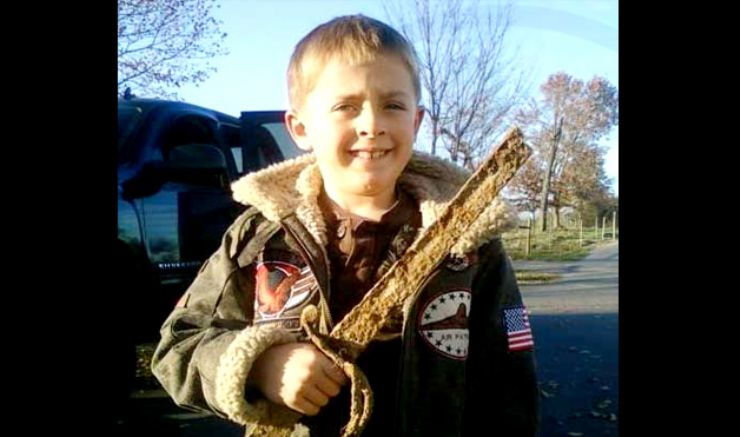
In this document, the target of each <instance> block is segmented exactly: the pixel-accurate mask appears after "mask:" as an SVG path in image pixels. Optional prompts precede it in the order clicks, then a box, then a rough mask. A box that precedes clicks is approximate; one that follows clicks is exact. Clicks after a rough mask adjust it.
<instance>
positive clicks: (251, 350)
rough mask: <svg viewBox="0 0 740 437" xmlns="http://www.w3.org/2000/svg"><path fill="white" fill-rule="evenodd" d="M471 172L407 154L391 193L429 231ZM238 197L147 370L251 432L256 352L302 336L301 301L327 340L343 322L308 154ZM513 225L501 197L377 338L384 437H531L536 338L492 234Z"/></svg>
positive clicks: (265, 415) (257, 399) (183, 402)
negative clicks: (234, 214) (385, 365)
mask: <svg viewBox="0 0 740 437" xmlns="http://www.w3.org/2000/svg"><path fill="white" fill-rule="evenodd" d="M468 176H469V173H468V172H467V171H465V170H463V169H461V168H459V167H457V166H455V165H453V164H450V163H448V162H446V161H443V160H441V159H438V158H436V157H433V156H431V155H428V154H425V153H423V152H417V151H415V152H414V154H413V156H412V158H411V160H410V161H409V163H408V165H407V166H406V168H405V169H404V171H403V173H402V174H401V176H400V178H399V180H398V182H397V186H398V188H399V189H401V190H404V192H406V193H408V194H410V195H411V196H412V197H413V198H414V199H415V201H416V202H417V203H418V205H419V209H420V211H421V215H422V228H426V227H428V226H429V225H430V224H431V223H433V222H434V220H435V219H436V218H437V217H438V216H439V214H440V213H441V212H442V211H443V209H444V207H445V205H446V203H447V202H449V200H450V199H452V197H453V196H454V195H455V193H456V192H457V191H458V189H459V188H460V186H462V184H463V183H464V182H465V180H466V179H467V177H468ZM232 189H233V192H234V198H235V199H236V200H237V201H239V202H242V203H244V204H246V205H248V206H249V207H248V208H247V210H246V211H245V212H244V213H243V214H242V215H241V216H240V217H238V218H237V219H236V220H235V222H234V223H233V224H232V225H231V227H230V228H229V229H228V230H227V231H226V233H225V234H224V236H223V239H222V242H221V246H220V247H219V248H218V249H217V251H216V252H215V253H214V254H213V255H212V256H211V257H210V258H209V259H208V260H207V261H206V262H205V263H204V265H203V266H202V267H201V269H200V272H199V273H198V276H197V277H196V279H195V280H194V281H193V283H192V284H191V286H190V287H189V288H188V290H187V291H186V292H185V294H184V295H183V297H182V298H181V299H180V301H179V302H178V304H177V306H176V308H175V309H174V310H173V312H172V313H171V314H170V316H169V317H168V318H167V320H166V321H165V322H164V324H163V326H162V328H161V340H160V343H159V345H158V347H157V350H156V352H155V354H154V357H153V360H152V370H153V373H154V375H155V376H156V377H157V379H158V380H159V381H160V383H161V384H162V386H163V387H164V388H165V390H166V391H167V392H168V393H169V395H170V396H171V397H172V398H173V400H174V401H175V402H176V403H177V404H178V405H180V406H183V407H186V408H191V409H195V410H199V411H208V412H212V413H215V414H217V415H219V416H221V417H225V418H228V419H230V420H232V421H235V422H237V423H240V424H243V425H245V426H247V430H249V426H250V425H251V424H254V423H256V422H258V421H269V420H270V416H271V414H274V411H275V408H276V405H275V404H273V403H271V402H270V401H268V400H266V399H265V398H264V397H262V396H261V395H260V394H259V393H250V392H249V390H247V389H246V381H247V375H248V373H249V369H250V368H251V365H252V363H254V361H255V359H256V358H257V357H258V356H259V354H260V353H261V352H263V351H264V350H265V349H267V348H268V347H270V346H271V345H273V344H280V343H285V342H290V341H297V340H300V339H301V338H302V337H301V332H300V326H299V316H300V313H301V311H302V309H303V308H305V307H306V306H307V305H309V304H313V305H316V306H317V307H318V308H319V310H320V314H321V317H320V331H321V332H323V333H328V332H329V331H330V330H331V328H332V327H333V325H334V324H335V323H336V322H338V321H336V320H332V319H331V314H330V312H329V310H328V308H329V307H328V302H329V299H331V296H330V293H329V290H330V285H329V284H330V281H331V278H330V268H329V265H328V263H329V261H328V257H327V253H326V244H327V235H326V222H325V220H324V218H323V217H322V214H321V211H320V209H319V206H318V203H317V198H318V196H319V193H320V192H321V189H322V179H321V174H320V172H319V169H318V166H317V165H316V163H315V158H314V157H313V156H312V155H304V156H301V157H299V158H295V159H292V160H289V161H285V162H282V163H279V164H276V165H273V166H271V167H268V168H266V169H264V170H261V171H259V172H255V173H251V174H248V175H246V176H244V177H243V178H241V179H240V180H238V181H237V182H235V183H234V185H233V186H232ZM513 220H514V213H513V210H512V209H511V208H510V207H509V206H508V205H507V204H506V202H504V201H503V200H500V199H497V200H496V201H494V202H493V203H492V204H491V205H490V206H489V207H488V208H487V209H486V210H485V211H484V213H483V214H481V216H480V217H479V218H478V219H477V220H476V221H475V222H474V223H473V225H472V226H471V227H470V228H469V229H468V230H467V231H466V232H465V233H464V235H463V236H462V237H461V238H460V239H459V241H458V242H457V243H456V244H455V246H454V247H453V248H452V250H451V251H450V254H449V255H448V256H447V257H446V258H445V259H444V260H442V262H440V263H439V264H438V265H437V266H436V267H435V269H434V271H433V273H432V274H431V275H429V276H428V277H427V278H426V280H425V281H423V284H421V291H420V292H419V293H417V294H416V297H415V298H414V299H409V300H408V301H406V302H403V303H402V305H399V306H398V308H396V309H395V313H394V317H392V322H390V323H389V324H388V326H385V327H384V328H383V330H382V333H381V335H379V336H378V338H377V340H376V341H377V343H378V344H380V343H382V342H391V341H394V340H395V341H397V342H398V343H400V348H399V349H400V356H398V357H395V359H397V360H398V361H397V362H396V364H397V367H394V368H397V369H398V372H397V374H395V375H388V376H387V377H388V378H392V380H391V381H392V382H391V385H392V386H394V390H395V399H393V400H392V402H393V403H394V406H393V408H392V409H388V408H386V409H385V410H384V411H392V412H393V413H394V417H384V418H383V423H384V424H390V425H389V429H383V430H381V432H382V433H383V434H384V436H385V437H390V436H419V437H421V436H473V435H481V432H484V433H485V435H501V436H519V435H535V434H536V431H537V426H538V416H539V414H538V405H539V402H538V389H537V382H536V374H535V360H534V347H533V340H532V336H531V329H530V328H529V323H528V317H527V311H526V308H525V307H524V305H523V302H522V297H521V294H520V291H519V288H518V286H517V283H516V279H515V276H514V271H513V269H512V266H511V262H510V259H509V258H508V256H507V255H506V253H505V251H504V248H503V246H502V243H501V239H500V238H499V235H500V233H501V232H502V231H503V230H505V229H507V228H508V227H509V226H511V224H512V223H513ZM418 231H419V230H417V229H408V227H404V229H402V230H401V231H400V232H399V235H397V236H396V238H395V239H394V241H393V243H391V247H392V250H391V251H390V252H391V253H390V254H389V258H390V259H397V258H398V257H400V256H401V255H402V254H403V251H404V250H405V249H406V248H407V247H408V245H409V244H410V242H412V241H413V239H414V238H415V237H416V236H417V235H418V233H419V232H418ZM386 267H387V266H386ZM376 341H374V342H373V343H371V345H372V344H374V343H376ZM370 349H371V348H368V350H370ZM394 350H396V349H394ZM361 359H362V357H361ZM361 359H360V360H359V361H358V363H360V362H361ZM371 385H372V381H371ZM338 399H339V397H338V398H335V399H332V400H331V401H330V405H331V403H332V402H337V401H338ZM386 401H388V400H386ZM327 407H328V406H327ZM327 407H325V409H327ZM332 411H335V410H332ZM322 413H324V409H322V412H321V413H319V416H321V414H322ZM304 419H305V418H304ZM303 422H304V423H306V424H307V425H308V428H306V426H305V425H298V426H296V433H297V432H298V430H303V432H304V433H305V431H306V429H309V430H310V431H311V435H322V436H323V435H330V434H331V435H333V432H332V433H328V432H327V431H326V429H324V428H317V427H316V426H317V425H316V424H317V423H320V422H317V421H315V420H313V421H312V420H304V421H303ZM371 422H372V418H371ZM296 435H297V434H296Z"/></svg>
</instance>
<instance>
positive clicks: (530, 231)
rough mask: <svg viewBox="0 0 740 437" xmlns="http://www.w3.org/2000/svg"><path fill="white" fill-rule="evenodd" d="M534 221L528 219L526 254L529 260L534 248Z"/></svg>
mask: <svg viewBox="0 0 740 437" xmlns="http://www.w3.org/2000/svg"><path fill="white" fill-rule="evenodd" d="M531 239H532V220H530V219H527V250H526V252H525V253H524V254H525V255H526V257H527V258H529V249H530V247H532V242H531Z"/></svg>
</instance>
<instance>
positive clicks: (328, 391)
mask: <svg viewBox="0 0 740 437" xmlns="http://www.w3.org/2000/svg"><path fill="white" fill-rule="evenodd" d="M316 388H318V389H319V390H321V391H322V392H323V393H324V394H325V395H327V396H329V397H330V398H333V397H334V396H336V395H338V394H339V390H340V389H341V385H340V384H338V383H337V382H336V381H334V380H333V379H331V378H329V377H328V376H325V375H320V376H318V377H317V378H316Z"/></svg>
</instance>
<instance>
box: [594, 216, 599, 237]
mask: <svg viewBox="0 0 740 437" xmlns="http://www.w3.org/2000/svg"><path fill="white" fill-rule="evenodd" d="M598 239H599V215H598V214H596V218H595V219H594V240H598Z"/></svg>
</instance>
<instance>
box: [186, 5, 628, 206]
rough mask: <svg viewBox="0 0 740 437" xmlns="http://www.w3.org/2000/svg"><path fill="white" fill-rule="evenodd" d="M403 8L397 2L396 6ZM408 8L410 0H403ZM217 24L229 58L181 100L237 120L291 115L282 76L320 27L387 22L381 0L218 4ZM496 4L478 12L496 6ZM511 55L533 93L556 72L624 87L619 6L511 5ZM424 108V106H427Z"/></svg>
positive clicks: (614, 167) (613, 158)
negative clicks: (363, 20) (243, 115)
mask: <svg viewBox="0 0 740 437" xmlns="http://www.w3.org/2000/svg"><path fill="white" fill-rule="evenodd" d="M399 1H400V0H399ZM406 1H409V0H406ZM217 3H218V4H219V5H220V8H218V9H216V10H215V16H216V18H218V19H220V20H221V21H222V22H223V23H222V25H221V29H222V30H223V31H224V32H226V33H227V34H228V36H227V37H226V39H225V41H224V45H225V46H226V47H227V49H228V50H229V54H228V55H225V56H220V57H217V58H214V59H212V60H211V61H210V64H211V65H212V66H214V67H215V68H216V69H217V71H216V72H215V73H213V74H211V76H210V77H209V78H208V79H207V80H206V81H205V82H204V83H201V84H200V85H199V86H197V87H196V86H193V85H187V86H184V87H181V88H179V89H178V90H177V93H178V95H179V97H180V99H182V100H184V101H187V102H190V103H194V104H198V105H201V106H205V107H208V108H212V109H216V110H219V111H221V112H225V113H227V114H232V115H235V116H238V115H239V113H240V112H241V111H249V110H273V109H286V108H287V105H288V97H287V89H286V84H285V70H286V68H287V65H288V59H289V58H290V55H291V53H292V51H293V47H294V46H295V44H296V43H297V42H298V40H300V39H301V38H302V37H303V36H304V35H305V34H306V33H308V32H309V31H310V30H311V29H313V28H314V27H316V26H317V25H319V24H321V23H323V22H325V21H328V20H330V19H331V18H334V17H336V16H338V15H346V14H356V13H362V14H365V15H368V16H371V17H373V18H377V19H380V20H381V21H388V19H387V16H386V15H385V12H384V10H383V6H382V2H381V1H380V0H218V2H217ZM498 3H499V2H498V1H494V0H489V1H487V0H480V4H481V5H490V6H494V7H495V6H496V5H497V4H498ZM512 3H513V16H512V24H511V27H510V29H509V32H508V34H507V37H506V41H505V44H506V48H507V50H511V51H512V52H514V51H515V52H516V53H517V55H518V64H519V65H520V67H521V68H523V69H525V70H527V71H529V72H530V74H531V76H530V78H531V81H532V83H533V86H532V93H533V94H534V95H535V96H536V95H537V94H538V87H539V85H540V84H542V83H543V82H545V81H546V80H547V77H548V76H549V75H550V74H553V73H556V72H558V71H564V72H565V73H567V74H569V75H571V76H573V77H574V78H577V79H580V80H583V81H587V80H589V79H591V78H592V77H593V76H594V75H599V76H602V77H605V78H606V79H607V80H609V82H610V83H612V84H613V85H614V86H616V87H617V88H619V77H618V55H617V53H618V45H617V35H618V14H617V10H618V1H617V0H568V1H561V0H514V1H513V2H512ZM422 103H423V102H422ZM618 142H619V129H618V127H615V128H614V129H612V131H611V132H610V133H609V134H608V135H606V137H604V138H602V140H601V145H603V146H605V147H607V148H608V152H607V154H606V160H605V171H606V174H607V176H609V177H610V178H612V179H613V191H614V192H615V194H617V195H618V194H619V189H618V168H619V166H618Z"/></svg>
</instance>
